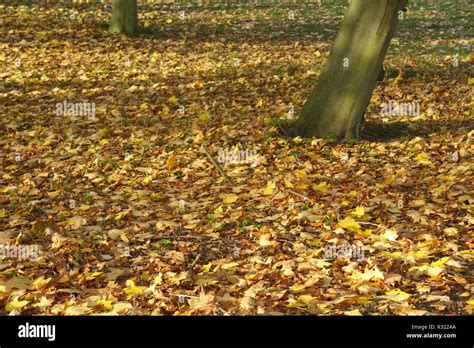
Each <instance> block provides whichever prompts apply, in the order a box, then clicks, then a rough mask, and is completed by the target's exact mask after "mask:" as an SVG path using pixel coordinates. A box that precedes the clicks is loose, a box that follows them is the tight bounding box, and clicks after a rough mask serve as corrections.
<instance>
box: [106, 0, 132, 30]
mask: <svg viewBox="0 0 474 348" xmlns="http://www.w3.org/2000/svg"><path fill="white" fill-rule="evenodd" d="M109 32H111V33H120V34H125V35H128V36H135V35H137V32H138V20H137V0H112V19H111V21H110V27H109Z"/></svg>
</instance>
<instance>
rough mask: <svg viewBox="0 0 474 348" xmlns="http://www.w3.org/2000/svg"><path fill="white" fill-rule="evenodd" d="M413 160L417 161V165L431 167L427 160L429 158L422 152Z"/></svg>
mask: <svg viewBox="0 0 474 348" xmlns="http://www.w3.org/2000/svg"><path fill="white" fill-rule="evenodd" d="M415 159H416V160H417V161H418V163H420V164H424V165H428V166H430V165H432V164H433V162H431V161H430V160H429V157H428V154H427V153H425V152H423V153H420V154H419V155H418V156H416V157H415Z"/></svg>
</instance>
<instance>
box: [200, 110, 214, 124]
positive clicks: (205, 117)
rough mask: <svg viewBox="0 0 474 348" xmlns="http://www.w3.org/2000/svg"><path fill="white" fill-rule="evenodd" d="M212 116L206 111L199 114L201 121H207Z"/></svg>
mask: <svg viewBox="0 0 474 348" xmlns="http://www.w3.org/2000/svg"><path fill="white" fill-rule="evenodd" d="M210 118H211V115H210V114H209V113H208V112H204V113H202V114H200V115H199V116H198V119H199V121H201V122H207V121H209V119H210Z"/></svg>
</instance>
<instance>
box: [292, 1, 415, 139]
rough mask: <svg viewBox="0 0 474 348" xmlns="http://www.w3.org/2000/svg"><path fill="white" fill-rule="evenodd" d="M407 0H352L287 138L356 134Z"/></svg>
mask: <svg viewBox="0 0 474 348" xmlns="http://www.w3.org/2000/svg"><path fill="white" fill-rule="evenodd" d="M406 2H407V0H370V1H367V0H352V2H351V4H350V5H349V8H348V10H347V13H346V15H345V17H344V21H343V23H342V27H341V29H340V30H339V33H338V35H337V38H336V41H335V43H334V45H333V47H332V49H331V53H330V54H329V58H328V61H327V62H326V65H325V67H324V69H323V71H322V73H321V75H320V77H319V80H318V83H317V85H316V88H315V89H314V91H313V92H312V94H311V96H310V97H309V99H308V100H307V102H306V104H305V105H304V106H303V109H302V110H301V113H300V116H299V118H298V120H296V122H295V123H294V124H293V125H292V126H291V127H290V128H289V130H288V133H289V134H290V135H291V136H298V135H299V136H306V137H310V136H317V137H322V136H334V137H336V138H337V139H338V140H342V139H350V138H357V137H358V136H359V128H360V125H361V123H362V118H363V115H364V112H365V109H366V108H367V105H368V104H369V101H370V98H371V96H372V92H373V90H374V88H375V84H376V81H377V78H378V76H379V73H380V72H381V69H382V64H383V60H384V57H385V54H386V53H387V50H388V46H389V44H390V40H391V39H392V36H393V34H394V32H395V28H396V26H397V23H398V20H399V16H400V17H402V16H403V12H400V11H401V9H402V8H404V6H405V4H406Z"/></svg>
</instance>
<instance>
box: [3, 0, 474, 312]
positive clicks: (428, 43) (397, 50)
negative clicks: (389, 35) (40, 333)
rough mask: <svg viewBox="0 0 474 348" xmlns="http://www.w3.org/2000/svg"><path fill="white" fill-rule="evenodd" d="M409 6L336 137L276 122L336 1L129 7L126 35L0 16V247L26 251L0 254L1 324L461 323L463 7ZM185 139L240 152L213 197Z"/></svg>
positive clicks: (466, 199)
mask: <svg viewBox="0 0 474 348" xmlns="http://www.w3.org/2000/svg"><path fill="white" fill-rule="evenodd" d="M414 3H415V4H414V7H412V8H411V9H410V11H409V12H408V13H407V14H406V19H405V20H404V21H402V22H401V24H400V28H399V31H398V33H397V37H396V38H395V39H394V40H393V43H392V45H391V48H390V51H389V54H388V56H387V59H386V62H385V66H386V69H387V75H388V76H387V79H386V80H385V81H384V82H382V83H381V84H379V85H378V87H377V88H376V90H375V92H374V96H373V99H372V103H371V105H370V107H369V109H368V112H367V114H366V119H367V122H366V125H365V129H364V138H363V139H361V140H360V141H358V142H354V143H351V144H335V143H333V142H331V139H300V138H295V139H289V138H287V137H286V136H285V134H284V131H283V130H282V129H284V128H283V127H282V125H284V124H285V122H287V121H288V120H290V119H292V118H294V117H295V115H296V114H297V112H298V111H299V110H300V109H301V107H302V105H303V103H304V101H305V99H306V98H307V97H308V95H309V93H310V91H311V89H312V88H313V87H314V84H315V83H316V81H317V76H318V74H319V72H320V70H321V67H322V65H323V63H324V62H325V60H326V58H327V56H328V53H329V49H330V47H331V43H332V42H333V40H334V37H335V35H336V32H337V28H338V25H339V24H340V21H341V19H342V15H343V12H344V8H345V6H346V5H347V1H333V2H332V3H331V2H326V4H324V6H312V7H310V6H303V5H298V6H296V7H293V8H292V11H293V14H294V17H295V18H294V19H291V18H290V17H291V16H289V15H288V13H289V9H288V8H285V7H273V8H272V7H261V8H249V7H244V8H233V9H228V10H223V9H216V10H213V9H188V10H185V11H181V10H164V9H163V8H161V7H154V6H152V5H146V6H142V7H141V8H140V22H141V25H142V33H141V35H140V36H139V37H138V38H133V39H128V38H125V37H120V36H111V35H109V34H108V33H107V21H108V18H109V15H110V14H109V12H108V10H107V9H106V8H104V6H94V5H82V6H79V5H76V6H72V5H48V6H6V5H0V21H1V22H2V23H3V29H2V36H1V38H0V47H1V51H0V64H1V71H0V76H1V90H0V100H1V110H2V117H1V123H0V132H1V134H0V150H1V152H0V158H1V160H2V162H1V166H0V231H1V232H0V237H1V240H0V242H1V243H2V244H11V245H15V244H16V245H21V246H26V245H39V246H41V252H40V254H39V257H38V258H37V259H36V260H32V259H18V258H5V257H4V258H1V259H0V304H1V308H0V313H1V314H3V315H6V314H9V315H18V314H26V315H38V314H42V315H79V314H80V315H114V314H138V315H143V314H154V315H180V314H181V315H201V314H217V315H227V314H252V315H254V314H269V315H278V314H321V315H393V314H395V315H406V314H409V315H430V314H473V312H474V299H473V298H474V297H473V266H472V261H473V258H474V252H473V250H472V247H473V225H474V217H473V215H472V203H473V201H474V197H473V192H474V191H473V186H472V184H473V176H472V169H473V161H472V158H473V157H472V155H473V140H474V131H473V130H472V129H473V127H472V126H473V122H472V114H470V112H471V108H472V77H471V76H472V55H469V53H470V51H469V50H470V49H469V47H470V45H472V35H469V33H471V34H472V28H470V27H469V25H468V24H469V23H471V25H472V13H471V17H469V16H468V12H467V8H466V5H456V2H455V1H452V2H446V3H443V2H442V1H438V2H436V4H432V5H430V6H429V7H426V6H425V8H420V6H418V5H417V2H414ZM423 3H424V2H423ZM84 100H85V101H89V102H93V103H95V118H92V117H88V116H80V115H76V116H74V115H57V114H55V110H56V104H57V103H63V102H64V101H69V102H73V103H79V102H82V101H84ZM386 100H393V101H414V100H419V101H420V103H421V108H420V109H421V114H420V115H419V116H417V117H406V116H390V117H383V116H380V105H381V103H382V102H383V101H386ZM293 109H294V110H295V114H294V115H293V114H292V112H291V111H292V110H293ZM203 145H204V146H205V148H206V149H207V151H208V152H209V153H210V155H211V156H212V157H214V159H217V157H218V151H219V149H225V148H229V149H240V150H253V151H256V153H257V161H256V162H254V164H253V165H252V164H248V163H237V164H235V163H234V164H233V163H225V164H221V167H222V169H223V170H224V171H225V173H226V175H227V176H228V177H229V178H230V179H231V180H232V182H233V184H231V183H230V182H228V181H226V179H225V177H224V176H223V175H221V174H220V173H219V172H218V170H217V169H216V167H215V166H214V165H213V164H212V163H211V161H210V160H209V158H208V156H207V155H206V154H205V153H204V152H203V147H202V146H203ZM180 201H182V202H184V205H180V204H179V202H180ZM344 244H348V245H351V246H353V247H355V246H359V247H362V248H363V251H364V254H363V258H359V259H355V258H353V257H349V256H340V257H333V258H328V257H327V253H326V251H327V248H328V246H335V247H337V246H341V245H344Z"/></svg>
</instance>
